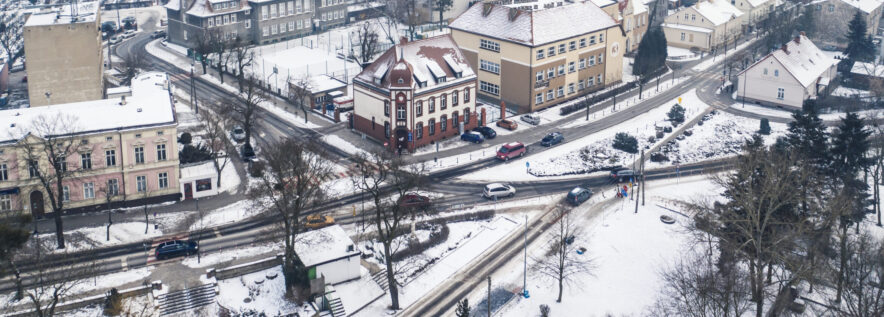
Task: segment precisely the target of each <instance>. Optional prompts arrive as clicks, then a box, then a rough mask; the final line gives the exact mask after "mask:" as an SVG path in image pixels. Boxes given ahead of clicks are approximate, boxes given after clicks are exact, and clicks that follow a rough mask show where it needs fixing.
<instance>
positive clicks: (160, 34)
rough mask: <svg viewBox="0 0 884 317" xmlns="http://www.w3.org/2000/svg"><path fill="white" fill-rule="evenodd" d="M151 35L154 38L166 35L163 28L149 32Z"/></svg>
mask: <svg viewBox="0 0 884 317" xmlns="http://www.w3.org/2000/svg"><path fill="white" fill-rule="evenodd" d="M151 37H153V38H155V39H158V38H163V37H166V31H164V30H156V31H153V34H151Z"/></svg>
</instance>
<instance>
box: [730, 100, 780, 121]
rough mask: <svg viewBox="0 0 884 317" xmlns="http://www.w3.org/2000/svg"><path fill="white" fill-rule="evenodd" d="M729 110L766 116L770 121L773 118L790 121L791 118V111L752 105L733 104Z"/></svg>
mask: <svg viewBox="0 0 884 317" xmlns="http://www.w3.org/2000/svg"><path fill="white" fill-rule="evenodd" d="M731 108H733V109H736V110H740V111H745V112H751V113H754V114H757V115H762V116H767V117H769V118H771V119H773V118H782V119H791V118H792V112H791V111H788V110H785V109H779V108H773V107H765V106H759V105H756V104H754V103H746V104H745V105H743V103H735V104H732V105H731Z"/></svg>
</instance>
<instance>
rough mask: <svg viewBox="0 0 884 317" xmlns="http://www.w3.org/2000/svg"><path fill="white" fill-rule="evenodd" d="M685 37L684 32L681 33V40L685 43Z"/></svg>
mask: <svg viewBox="0 0 884 317" xmlns="http://www.w3.org/2000/svg"><path fill="white" fill-rule="evenodd" d="M684 37H685V35H684V32H681V40H682V41H684Z"/></svg>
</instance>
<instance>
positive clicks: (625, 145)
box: [614, 132, 638, 154]
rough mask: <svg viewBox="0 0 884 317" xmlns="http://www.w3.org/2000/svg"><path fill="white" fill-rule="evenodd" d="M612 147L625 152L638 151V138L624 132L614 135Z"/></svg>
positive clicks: (633, 152)
mask: <svg viewBox="0 0 884 317" xmlns="http://www.w3.org/2000/svg"><path fill="white" fill-rule="evenodd" d="M614 148H615V149H618V150H621V151H624V152H626V153H632V154H635V153H638V140H637V139H636V138H635V137H634V136H631V135H629V134H627V133H625V132H618V133H617V134H616V135H614Z"/></svg>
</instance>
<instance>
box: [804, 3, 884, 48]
mask: <svg viewBox="0 0 884 317" xmlns="http://www.w3.org/2000/svg"><path fill="white" fill-rule="evenodd" d="M810 5H811V6H813V13H814V16H813V19H814V20H813V21H814V23H815V24H816V25H818V27H817V29H816V32H814V33H813V34H811V37H812V38H813V41H814V42H816V43H817V44H818V45H827V46H834V47H837V48H839V49H843V48H846V47H847V29H848V27H847V26H848V24H849V23H850V20H853V16H854V15H855V14H856V13H857V12H859V13H860V15H861V16H862V17H863V18H864V19H865V20H866V27H867V34H869V35H872V36H875V35H877V34H878V33H879V32H878V26H879V25H880V22H881V13H882V10H884V9H882V7H884V2H882V1H879V0H818V1H814V2H812V3H811V4H810Z"/></svg>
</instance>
